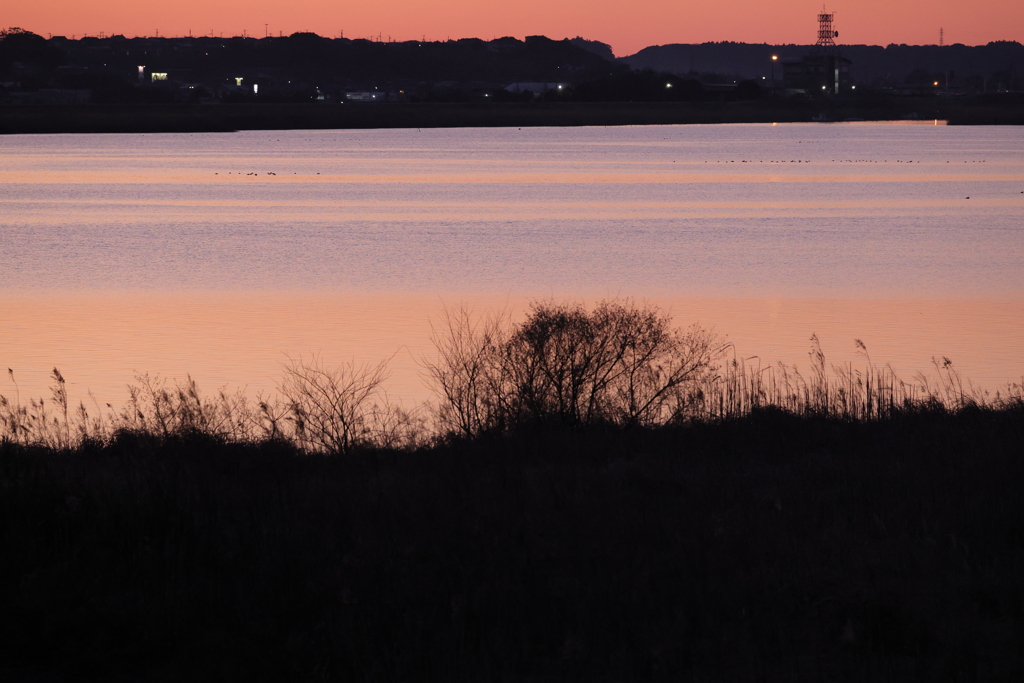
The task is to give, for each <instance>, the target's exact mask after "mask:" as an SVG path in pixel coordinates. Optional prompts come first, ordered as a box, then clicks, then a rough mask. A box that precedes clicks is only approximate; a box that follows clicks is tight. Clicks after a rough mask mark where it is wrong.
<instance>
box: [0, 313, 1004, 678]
mask: <svg viewBox="0 0 1024 683" xmlns="http://www.w3.org/2000/svg"><path fill="white" fill-rule="evenodd" d="M616 305H618V306H621V310H620V311H619V312H620V313H626V314H628V315H626V316H625V317H626V318H627V319H630V315H632V314H634V313H639V314H645V313H656V312H653V311H652V310H651V309H644V308H637V307H634V306H632V304H629V303H628V302H625V303H623V302H619V303H618V304H616ZM540 306H541V308H545V307H546V309H545V310H546V311H547V313H552V312H554V313H559V312H561V313H565V314H566V315H567V318H566V320H567V321H568V322H571V323H572V324H567V325H565V326H560V324H558V325H554V328H553V329H554V330H556V331H559V330H560V331H561V332H565V331H566V330H568V331H569V332H571V333H572V334H571V335H570V337H571V338H572V339H574V340H575V341H576V342H580V339H581V338H580V337H578V334H579V333H580V331H581V330H582V331H583V332H585V334H583V335H582V340H583V341H586V342H588V344H589V346H588V345H587V344H584V345H583V346H584V347H585V348H583V349H582V351H581V349H580V348H579V347H575V346H573V345H572V344H569V343H568V340H567V339H566V338H560V339H558V340H557V341H558V342H559V343H558V344H557V345H556V346H557V350H558V352H559V354H562V355H558V354H556V355H555V356H553V357H549V358H548V360H547V362H548V363H549V365H550V366H551V367H562V366H558V365H557V364H553V363H552V360H553V359H555V358H563V359H564V358H566V357H568V358H577V359H578V358H579V357H580V356H579V354H580V353H583V352H584V351H586V353H583V356H585V357H588V358H592V357H593V354H592V353H591V351H592V350H593V349H594V348H600V343H598V345H597V346H596V347H595V346H594V345H593V344H594V343H595V340H599V339H600V337H601V334H597V333H595V330H596V331H597V332H600V330H601V329H605V330H607V329H608V328H602V327H601V326H600V325H597V326H596V327H595V326H593V325H591V326H588V325H587V324H585V323H586V322H587V320H590V322H591V323H593V322H595V320H596V321H597V322H600V320H601V316H597V318H594V319H592V316H593V313H594V311H595V310H600V307H598V308H597V309H591V310H589V311H588V310H585V309H582V308H578V307H575V306H570V305H562V304H541V305H540ZM612 308H614V306H613V307H612ZM606 312H607V311H606ZM557 318H558V316H557V315H556V316H554V318H552V317H551V316H546V317H544V318H540V319H542V320H548V321H550V320H552V319H557ZM538 319H539V318H532V317H528V318H527V321H525V322H524V323H522V324H521V325H512V324H510V323H507V322H501V321H500V320H499V321H497V322H495V323H494V324H492V325H490V327H489V328H488V327H487V326H486V325H485V326H484V327H482V328H480V327H476V328H474V327H473V326H472V325H470V327H469V328H467V329H468V330H470V331H472V330H476V332H474V335H476V336H474V335H470V339H469V341H467V340H466V339H463V342H466V343H463V344H462V345H461V346H458V347H456V348H462V349H463V350H466V349H470V348H473V346H472V344H471V343H469V342H471V341H472V340H474V339H478V336H479V335H478V333H479V332H480V331H481V330H486V329H490V330H491V332H492V334H490V335H489V336H488V337H487V338H488V339H489V340H490V343H491V344H492V347H496V348H500V346H501V344H499V343H497V342H499V341H502V340H504V341H508V340H516V339H517V334H519V333H522V332H523V331H524V330H527V329H529V325H530V324H531V323H533V322H537V320H538ZM658 319H659V318H658V316H657V315H655V318H654V320H655V321H657V320H658ZM661 320H662V322H663V323H666V321H664V320H663V319H661ZM470 322H472V321H470ZM656 328H658V326H657V325H655V326H654V327H651V328H649V329H656ZM441 329H445V328H443V327H442V328H441ZM545 329H547V331H548V332H551V330H552V328H551V327H550V326H549V327H548V328H545ZM612 329H615V328H614V326H612ZM660 329H662V330H663V331H664V330H668V332H670V333H671V334H675V332H673V331H672V328H671V327H670V326H668V325H667V323H666V324H665V325H664V326H663V327H662V328H660ZM534 331H536V330H534ZM561 332H559V333H561ZM681 334H682V335H683V338H686V337H685V335H686V334H687V333H686V332H683V333H681ZM557 336H558V335H555V337H557ZM548 338H549V339H550V336H549V337H548ZM611 338H615V335H611ZM674 338H676V339H678V337H674ZM700 338H702V339H705V340H707V339H709V337H707V336H704V337H700ZM534 339H536V337H534ZM519 341H521V339H520V340H519ZM517 343H518V342H517ZM518 348H520V350H521V349H522V347H518ZM533 348H534V350H537V347H533ZM570 348H572V349H575V350H574V352H573V353H572V354H569V355H568V356H566V355H565V354H564V353H563V352H565V351H566V349H570ZM688 348H689V349H690V350H691V351H692V350H693V348H694V347H692V346H691V347H688ZM700 348H703V347H700ZM814 348H816V347H814ZM588 349H589V350H588ZM549 350H550V349H549ZM708 352H709V354H710V356H709V357H708V364H707V365H706V366H702V371H701V372H699V373H695V374H693V375H692V376H690V378H689V379H687V380H686V381H685V382H682V383H680V384H678V385H677V386H684V385H685V388H686V393H685V396H686V397H687V401H686V402H684V403H682V404H673V405H677V406H679V405H681V406H682V409H681V410H679V411H675V412H674V413H673V412H672V411H663V412H660V413H659V415H660V416H661V417H659V418H658V419H656V420H650V421H636V420H629V419H625V418H624V417H623V415H624V414H623V413H621V412H616V410H612V409H611V408H608V407H607V405H614V403H615V400H619V399H621V396H620V394H619V393H617V392H608V394H607V395H606V396H605V397H604V398H602V397H601V392H600V391H598V392H597V393H598V396H597V399H595V401H596V403H601V402H602V401H604V400H606V399H607V401H609V402H610V404H606V409H602V411H604V410H607V412H602V411H598V412H600V415H599V416H598V417H595V418H594V419H582V418H583V416H584V414H583V413H580V412H578V411H577V412H573V411H572V410H570V411H568V412H566V411H565V410H562V409H561V408H559V409H558V410H552V411H542V413H541V414H540V416H539V417H538V414H537V413H534V412H530V411H528V412H527V413H526V414H527V415H528V416H529V419H517V420H509V421H507V422H505V423H502V424H500V425H499V427H500V428H499V427H493V426H489V427H488V428H486V429H480V430H475V431H474V430H470V431H467V430H460V429H457V428H443V427H440V428H439V426H438V425H442V426H443V425H445V424H455V423H450V422H449V423H446V422H444V421H442V420H440V419H439V418H438V417H437V416H436V415H434V416H427V417H420V418H416V419H413V418H411V417H409V416H408V415H406V416H404V417H402V416H398V417H395V415H394V414H391V415H390V416H389V417H387V419H384V420H383V422H382V421H381V419H380V417H379V416H380V415H385V416H387V415H388V409H387V408H386V406H387V404H386V402H385V401H384V399H382V398H381V396H380V395H374V394H373V392H372V391H371V392H369V394H366V398H365V399H364V400H361V401H359V400H356V401H354V403H353V401H349V403H348V405H349V407H351V406H352V405H355V406H356V408H357V409H358V410H357V411H356V414H358V415H361V416H362V417H363V418H365V419H367V420H369V421H368V422H366V423H363V426H364V427H366V429H363V428H362V427H360V428H359V429H356V430H355V432H353V433H354V434H357V435H361V436H357V437H356V438H354V439H351V440H350V441H349V442H348V444H349V445H348V446H346V447H345V448H340V447H338V446H336V445H332V443H333V442H331V443H328V442H326V441H324V442H319V441H317V440H315V439H310V438H309V437H308V435H309V434H310V432H309V431H305V432H302V431H299V430H298V427H297V425H296V424H295V420H297V419H299V418H300V416H303V415H308V414H309V413H310V412H311V409H310V408H309V405H312V404H304V405H305V407H303V408H302V409H301V412H298V411H296V410H295V409H294V407H293V406H292V405H291V404H290V403H289V398H288V397H289V396H291V397H292V399H296V398H301V397H302V396H303V395H306V394H309V393H313V394H315V393H316V390H315V389H311V388H310V386H321V387H323V386H326V385H324V384H323V383H322V380H323V379H324V378H325V377H330V378H333V380H332V381H333V383H334V385H336V386H335V387H334V388H330V387H328V390H327V391H326V392H322V393H324V395H326V396H336V394H335V393H333V392H335V391H336V390H338V391H340V390H342V389H344V388H346V387H349V388H354V389H356V390H357V391H355V392H354V393H353V392H349V393H347V394H346V393H344V392H343V391H342V393H341V394H340V395H341V396H343V397H345V396H347V397H349V398H350V399H351V398H353V397H354V398H359V397H361V396H363V395H364V394H363V393H359V392H360V391H362V390H364V389H366V388H367V387H368V386H369V385H374V382H375V381H376V380H380V381H381V382H382V381H383V374H381V372H378V370H380V369H381V366H371V367H362V368H360V367H358V366H348V367H347V368H344V369H342V370H338V371H334V370H330V369H328V368H325V367H324V366H323V365H322V364H321V365H316V364H315V363H313V364H311V363H310V361H305V362H302V361H300V362H299V363H298V364H295V365H293V369H294V370H295V371H296V372H297V376H298V381H300V382H308V383H309V385H307V387H306V388H307V390H308V391H306V394H303V392H302V391H298V390H296V389H295V387H292V388H291V389H289V388H288V384H287V382H282V387H281V391H280V392H279V394H280V395H279V396H277V397H274V398H273V399H260V400H257V401H250V400H248V399H246V398H245V397H244V396H241V395H231V394H228V393H220V394H217V395H216V396H213V397H204V396H203V395H201V394H200V392H199V390H198V389H197V388H196V387H195V384H194V382H192V381H191V380H188V381H186V382H185V383H183V384H170V383H167V382H162V381H160V380H159V379H155V378H147V377H143V378H140V380H139V383H137V385H136V387H135V389H134V391H133V392H132V394H131V399H130V401H129V404H128V405H127V406H126V407H124V408H121V409H117V410H115V409H113V408H111V409H109V410H108V411H107V412H106V413H104V414H103V415H97V414H89V413H88V412H87V411H85V409H84V408H81V407H80V409H79V411H77V412H76V411H75V410H69V409H66V404H67V399H66V398H61V396H64V397H66V394H61V393H59V391H57V392H55V393H54V396H53V397H52V398H53V400H52V401H48V402H45V403H44V402H42V401H39V400H36V401H30V402H29V403H27V404H23V403H22V402H21V400H20V396H19V395H17V394H16V395H15V397H14V399H13V400H11V399H5V401H4V403H3V413H2V415H3V420H4V422H3V425H4V430H5V431H4V432H3V433H4V436H3V438H2V439H0V539H2V543H3V546H2V547H3V549H4V553H3V558H4V559H3V562H0V613H2V614H3V615H4V617H5V618H4V619H3V620H0V676H2V677H3V679H4V680H85V679H91V680H128V679H130V680H177V679H182V678H195V679H200V680H246V681H262V680H268V681H269V680H354V679H359V680H403V681H404V680H409V681H428V680H430V681H433V680H455V679H457V680H474V681H476V680H480V681H484V680H541V681H547V680H581V681H582V680H586V681H592V680H615V681H623V680H652V681H659V680H671V681H675V680H680V679H685V680H750V679H759V680H768V681H783V680H873V681H874V680H883V681H884V680H893V681H895V680H899V681H904V680H908V679H914V680H1020V679H1021V678H1022V676H1024V659H1022V657H1021V649H1020V643H1021V642H1022V637H1024V584H1022V583H1021V581H1020V577H1021V576H1022V575H1024V506H1022V505H1021V504H1020V502H1019V500H1020V494H1019V489H1020V483H1021V481H1024V458H1022V457H1021V452H1022V449H1021V443H1024V401H1022V400H1021V398H1020V394H1019V390H1016V391H1017V392H1018V393H1014V390H1011V392H1010V393H1009V395H1003V394H1001V395H999V396H997V397H987V396H985V395H982V394H979V393H978V392H972V391H971V390H970V389H969V386H968V387H967V388H965V383H964V382H962V381H960V379H959V378H958V377H957V376H956V374H955V373H954V372H953V370H952V366H951V364H948V363H946V362H945V361H944V360H942V361H939V362H938V363H937V366H936V369H935V372H936V373H937V374H936V375H935V377H933V378H932V379H931V380H930V381H925V378H921V380H920V381H915V382H913V383H904V382H901V381H899V380H898V379H897V378H896V377H895V375H894V374H893V373H892V371H891V369H888V368H875V367H874V366H873V365H872V364H871V363H870V360H869V359H867V358H866V357H865V364H866V366H865V368H862V369H858V370H856V371H854V369H852V368H850V367H848V366H847V367H845V368H829V367H827V366H826V364H825V362H824V356H823V354H821V353H820V349H817V352H818V355H816V356H814V358H815V359H816V365H815V369H812V371H811V372H810V373H809V374H807V375H806V376H805V375H799V374H797V373H796V372H795V370H794V369H792V368H781V367H779V366H775V367H773V368H771V369H759V368H756V367H754V368H751V367H750V366H749V365H748V364H747V363H745V362H744V361H743V360H741V359H733V358H731V357H730V356H728V355H726V354H727V353H728V352H729V349H728V348H726V347H720V346H716V345H715V344H710V345H709V346H708ZM812 353H813V349H812ZM698 355H700V354H698ZM468 357H470V358H472V354H470V355H469V356H468ZM536 360H537V358H536V357H535V358H534V359H533V361H536ZM442 362H447V361H444V357H443V354H439V355H438V360H437V361H436V363H442ZM598 365H600V364H598ZM612 365H613V366H614V363H613V364H612ZM569 367H570V369H573V368H575V369H576V370H578V369H579V368H581V367H584V365H581V364H576V365H572V364H570V365H569ZM586 367H590V368H593V367H595V366H594V365H593V364H592V365H589V366H586ZM601 367H607V366H606V365H603V366H601ZM630 367H633V365H630ZM320 371H323V372H324V373H326V374H323V375H320V374H317V373H318V372H320ZM332 373H333V374H332ZM553 374H555V375H556V376H557V373H553ZM570 374H571V373H570ZM58 376H59V373H57V374H55V376H54V378H55V381H56V382H57V385H56V387H57V388H58V389H59V388H62V387H63V384H62V383H61V382H60V381H58V380H57V377H58ZM535 376H536V375H535ZM535 376H534V377H535ZM582 376H584V377H586V376H587V373H586V372H583V373H582ZM664 377H665V375H662V378H664ZM611 384H614V383H608V384H606V385H605V386H611ZM571 385H572V382H569V383H568V384H565V383H563V385H562V386H563V387H564V386H571ZM375 386H379V384H377V385H375ZM515 386H517V385H515V384H513V388H515ZM522 386H525V387H526V388H529V389H530V390H531V391H533V392H534V394H532V396H533V397H534V398H536V397H537V395H538V393H539V394H540V395H546V396H549V397H550V396H554V397H556V398H557V397H558V396H560V395H562V396H564V395H565V394H564V393H563V394H559V392H558V391H557V390H554V389H552V385H551V384H544V383H541V384H540V385H538V384H536V383H534V384H525V385H522ZM593 386H598V385H594V384H591V387H593ZM627 386H628V385H627ZM483 387H484V389H486V388H487V385H483ZM538 387H546V388H545V389H544V391H545V392H548V393H546V394H545V393H544V392H538ZM549 390H550V391H549ZM575 396H577V397H579V396H586V398H587V400H586V401H584V402H582V403H580V404H579V405H590V403H591V402H590V397H591V396H592V393H591V392H589V391H586V392H576V394H575ZM616 397H619V399H616ZM613 399H614V400H613ZM341 404H345V401H344V400H342V401H341ZM537 404H538V405H547V403H545V401H539V402H537ZM554 405H555V406H558V405H559V404H558V402H557V401H556V402H555V404H554ZM381 406H385V407H384V408H381ZM563 407H564V402H563ZM620 407H621V406H620ZM332 409H333V408H332ZM598 412H595V415H598ZM344 414H345V415H351V414H352V413H344ZM375 415H376V416H377V417H375ZM516 415H519V413H516ZM566 416H571V419H566ZM337 419H341V418H340V417H338V418H337ZM375 420H376V421H375ZM403 420H404V421H403ZM380 424H384V425H395V424H399V425H400V428H398V429H390V430H389V429H386V428H385V429H380V430H378V427H377V426H375V425H380ZM304 429H308V428H304ZM360 429H362V430H363V431H360ZM375 430H376V431H375ZM303 434H306V435H307V436H302V435H303ZM395 434H398V435H399V436H397V437H396V436H394V435H395ZM367 435H368V436H367ZM388 439H390V441H388Z"/></svg>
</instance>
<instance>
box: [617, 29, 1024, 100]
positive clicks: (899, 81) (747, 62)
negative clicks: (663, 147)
mask: <svg viewBox="0 0 1024 683" xmlns="http://www.w3.org/2000/svg"><path fill="white" fill-rule="evenodd" d="M811 47H812V46H810V45H768V44H761V45H757V44H751V43H732V42H721V43H702V44H699V45H687V44H673V45H654V46H651V47H647V48H644V49H643V50H640V52H637V53H636V54H634V55H630V56H628V57H622V58H620V59H618V60H617V61H618V62H619V63H621V64H627V65H628V66H630V67H631V68H633V69H653V70H654V71H663V72H668V73H676V74H681V75H685V74H688V73H690V72H691V71H694V72H698V73H709V72H712V73H719V74H723V75H734V76H737V77H738V78H737V80H741V79H747V78H754V79H758V80H760V79H761V78H762V77H764V78H765V79H768V78H771V71H772V61H771V56H772V55H778V56H779V58H780V60H783V59H789V58H799V57H802V56H803V55H805V54H807V53H808V52H809V51H810V50H811ZM839 49H840V51H841V52H842V55H843V56H844V57H846V58H848V59H850V60H851V61H852V62H853V65H852V67H851V76H852V78H853V79H854V80H855V81H856V82H858V83H864V84H867V85H903V84H906V83H915V82H919V83H923V82H926V81H929V80H932V79H935V80H940V81H942V82H944V80H945V76H944V75H945V74H949V73H951V72H952V75H951V77H950V82H951V83H964V84H970V83H972V82H973V83H977V85H975V88H976V89H977V90H984V89H988V90H997V89H1000V86H1001V88H1002V89H1009V90H1021V89H1024V45H1021V44H1020V43H1018V42H1015V41H999V42H994V43H989V44H988V45H979V46H974V47H972V46H968V45H961V44H959V43H957V44H955V45H945V46H942V47H939V46H938V45H889V46H888V47H881V46H878V45H840V46H839ZM775 76H776V78H781V76H782V71H781V69H780V68H779V67H778V66H776V70H775ZM979 79H981V81H979ZM982 85H983V86H985V87H981V86H982Z"/></svg>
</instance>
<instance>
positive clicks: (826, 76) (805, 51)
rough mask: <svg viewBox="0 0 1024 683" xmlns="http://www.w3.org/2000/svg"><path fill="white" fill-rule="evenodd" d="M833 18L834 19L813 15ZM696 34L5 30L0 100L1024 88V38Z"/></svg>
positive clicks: (688, 95) (950, 92)
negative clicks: (708, 37)
mask: <svg viewBox="0 0 1024 683" xmlns="http://www.w3.org/2000/svg"><path fill="white" fill-rule="evenodd" d="M822 17H826V18H828V20H829V21H830V20H831V15H824V14H823V15H819V20H820V21H824V19H822ZM827 26H828V28H827V29H821V30H819V38H818V42H817V44H808V45H756V44H746V43H732V42H723V43H704V44H700V45H680V44H677V45H662V46H654V47H648V48H646V49H644V50H641V51H640V52H638V53H637V54H634V55H631V56H627V57H620V58H616V57H615V56H614V55H613V53H612V49H611V47H610V46H609V45H606V44H604V43H600V42H597V41H590V40H585V39H583V38H575V39H571V40H557V41H556V40H550V39H548V38H546V37H544V36H530V37H528V38H526V39H525V40H518V39H515V38H499V39H496V40H491V41H484V40H479V39H462V40H448V41H441V42H417V41H406V42H387V41H382V40H365V39H349V38H326V37H322V36H319V35H316V34H314V33H295V34H292V35H290V36H266V37H262V38H255V37H248V36H246V37H241V36H236V37H228V38H225V37H209V36H190V37H177V38H165V37H148V38H126V37H124V36H120V35H113V36H104V35H99V36H77V37H76V36H72V37H67V36H48V37H43V36H40V35H37V34H35V33H31V32H29V31H24V30H21V29H17V28H11V29H6V30H4V31H2V32H0V104H3V105H19V104H86V103H96V104H146V103H148V104H170V103H201V104H212V103H241V102H248V103H258V102H265V103H284V102H287V103H297V102H317V103H327V104H330V103H346V104H347V103H353V104H372V103H382V102H473V101H479V102H487V101H492V102H503V101H504V102H529V101H545V102H649V101H665V102H672V101H707V100H719V101H721V100H725V101H729V100H755V99H759V98H762V97H765V96H769V95H770V96H773V97H775V98H819V97H823V96H831V97H836V96H846V97H850V96H854V95H856V90H857V89H858V88H859V89H860V90H861V92H862V93H869V92H874V93H887V94H891V95H897V96H899V95H909V96H937V97H965V96H973V95H977V94H979V93H995V92H1014V91H1017V92H1020V91H1024V46H1022V45H1021V44H1020V43H1018V42H996V43H989V44H988V45H984V46H975V47H969V46H965V45H960V44H954V45H944V46H939V45H924V46H911V45H889V46H888V47H879V46H866V45H837V44H835V42H833V41H832V40H831V38H832V35H831V34H832V31H831V24H830V23H829V24H828V25H827Z"/></svg>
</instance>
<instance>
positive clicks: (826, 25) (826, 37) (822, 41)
mask: <svg viewBox="0 0 1024 683" xmlns="http://www.w3.org/2000/svg"><path fill="white" fill-rule="evenodd" d="M834 16H835V15H834V14H831V13H826V12H825V6H824V5H822V6H821V14H819V15H818V42H817V43H815V45H816V46H818V47H835V44H836V41H835V39H836V38H838V37H839V31H833V30H832V18H833V17H834Z"/></svg>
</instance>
